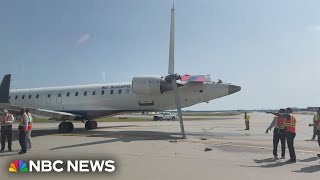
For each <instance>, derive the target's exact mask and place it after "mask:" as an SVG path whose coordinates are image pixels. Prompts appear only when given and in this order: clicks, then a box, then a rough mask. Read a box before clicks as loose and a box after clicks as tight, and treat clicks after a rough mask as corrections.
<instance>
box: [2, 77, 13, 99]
mask: <svg viewBox="0 0 320 180" xmlns="http://www.w3.org/2000/svg"><path fill="white" fill-rule="evenodd" d="M10 82H11V74H7V75H5V76H4V77H3V79H2V81H1V84H0V103H9V90H10Z"/></svg>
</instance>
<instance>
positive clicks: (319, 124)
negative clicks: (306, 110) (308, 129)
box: [309, 108, 320, 157]
mask: <svg viewBox="0 0 320 180" xmlns="http://www.w3.org/2000/svg"><path fill="white" fill-rule="evenodd" d="M315 117H316V118H317V119H316V121H315V120H314V118H313V120H314V121H313V122H314V123H313V124H309V126H313V127H314V129H316V133H315V134H316V135H317V136H318V144H319V147H320V108H319V109H318V111H317V115H315ZM318 157H320V154H318Z"/></svg>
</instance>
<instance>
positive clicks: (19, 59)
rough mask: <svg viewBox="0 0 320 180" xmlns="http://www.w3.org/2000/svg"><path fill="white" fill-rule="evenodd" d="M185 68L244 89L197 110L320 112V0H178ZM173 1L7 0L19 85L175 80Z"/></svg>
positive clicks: (5, 28)
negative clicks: (171, 69)
mask: <svg viewBox="0 0 320 180" xmlns="http://www.w3.org/2000/svg"><path fill="white" fill-rule="evenodd" d="M174 3H175V8H176V19H175V20H176V24H175V25H176V29H175V71H176V72H177V73H179V74H210V75H211V79H213V80H217V79H221V80H223V82H228V83H232V84H235V85H240V86H241V87H242V90H241V91H240V92H239V93H236V94H233V95H230V96H227V97H223V98H220V99H216V100H213V101H210V103H209V104H207V103H201V104H198V105H195V106H192V107H189V108H187V109H189V110H233V109H268V108H271V109H274V108H282V107H307V106H320V96H319V95H318V94H319V90H320V11H319V8H320V1H318V0H268V1H263V0H241V1H238V0H228V1H222V0H175V1H174ZM172 4H173V1H172V0H68V1H65V0H50V1H49V0H28V1H20V0H0V76H3V75H4V74H7V73H11V74H13V77H12V85H11V88H13V89H16V88H33V87H46V86H61V85H78V84H96V83H110V82H130V81H131V80H132V77H134V76H138V75H164V76H165V75H166V74H167V69H168V51H169V26H170V8H171V7H172Z"/></svg>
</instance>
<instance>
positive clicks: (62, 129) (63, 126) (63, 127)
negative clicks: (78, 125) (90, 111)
mask: <svg viewBox="0 0 320 180" xmlns="http://www.w3.org/2000/svg"><path fill="white" fill-rule="evenodd" d="M97 127H98V123H97V121H87V122H86V123H85V128H86V130H92V129H97ZM73 129H74V126H73V123H72V122H66V121H65V122H61V123H60V124H59V129H58V132H59V133H71V132H72V131H73Z"/></svg>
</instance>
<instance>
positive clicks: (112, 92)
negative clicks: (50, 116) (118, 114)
mask: <svg viewBox="0 0 320 180" xmlns="http://www.w3.org/2000/svg"><path fill="white" fill-rule="evenodd" d="M129 92H130V90H129V89H126V93H127V94H129ZM87 94H88V92H87V91H85V92H84V93H83V96H87ZM104 94H105V91H104V90H102V91H101V95H104ZM110 94H114V90H113V89H111V90H110ZM118 94H122V89H118ZM74 95H75V96H78V95H79V92H75V94H74ZM92 95H93V96H95V95H96V91H92ZM61 96H62V93H59V94H58V97H61ZM66 96H67V97H69V96H70V92H67V94H66ZM47 97H48V98H51V94H48V95H47ZM18 98H19V96H18V95H16V96H15V98H14V99H18ZM25 98H26V96H25V95H22V97H21V99H25ZM28 98H29V99H31V98H32V95H31V94H30V95H29V96H28ZM38 98H39V94H37V95H36V99H38ZM10 99H11V96H9V100H10Z"/></svg>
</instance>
